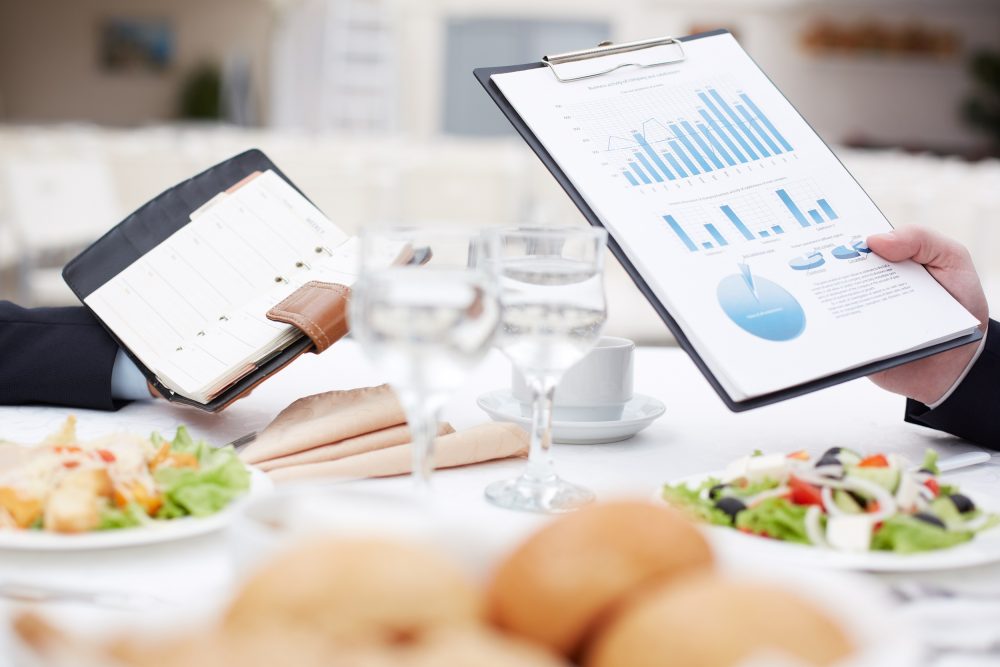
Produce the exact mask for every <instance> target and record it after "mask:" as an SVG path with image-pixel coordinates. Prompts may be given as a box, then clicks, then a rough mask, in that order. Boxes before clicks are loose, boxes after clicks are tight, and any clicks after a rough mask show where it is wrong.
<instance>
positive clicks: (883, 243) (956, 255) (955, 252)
mask: <svg viewBox="0 0 1000 667" xmlns="http://www.w3.org/2000/svg"><path fill="white" fill-rule="evenodd" d="M867 243H868V247H869V248H871V249H872V251H873V252H875V253H876V254H878V255H879V256H881V257H883V258H885V259H887V260H889V261H890V262H900V261H902V260H904V259H912V260H913V261H915V262H917V263H918V264H924V265H926V266H928V267H932V268H942V269H945V268H954V267H959V266H965V265H966V264H971V259H970V257H969V252H968V251H967V250H966V249H965V247H964V246H962V245H961V244H960V243H958V242H956V241H952V240H951V239H949V238H947V237H945V236H942V235H941V234H938V233H937V232H932V231H931V230H929V229H926V228H924V227H916V226H913V227H901V228H900V229H895V230H893V231H891V232H887V233H885V234H873V235H872V236H869V237H868V239H867Z"/></svg>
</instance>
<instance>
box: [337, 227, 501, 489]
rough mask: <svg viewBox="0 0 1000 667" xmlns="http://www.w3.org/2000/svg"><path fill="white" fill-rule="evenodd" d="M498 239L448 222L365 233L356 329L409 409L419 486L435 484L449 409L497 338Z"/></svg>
mask: <svg viewBox="0 0 1000 667" xmlns="http://www.w3.org/2000/svg"><path fill="white" fill-rule="evenodd" d="M492 243H495V241H493V240H491V239H487V238H483V237H482V236H480V235H478V234H477V233H470V232H468V231H461V230H454V231H453V230H449V229H420V228H399V227H396V228H384V229H372V230H364V231H363V232H362V234H361V266H360V272H359V276H358V280H357V282H356V283H355V285H354V288H353V290H352V292H353V294H352V297H351V311H350V315H351V330H352V334H353V336H354V337H355V338H356V339H357V340H358V341H359V342H360V343H361V346H362V348H363V349H364V351H365V353H366V354H367V356H368V357H369V358H370V359H371V361H372V362H373V363H374V364H375V365H376V366H377V367H378V369H379V370H380V371H381V372H382V373H383V375H384V376H385V377H386V378H387V379H388V381H389V384H390V385H391V386H392V388H393V389H394V390H395V392H396V394H397V396H398V397H399V401H400V403H401V404H402V407H403V410H404V412H405V413H406V421H407V423H408V424H409V427H410V439H411V442H412V450H413V477H414V480H415V483H416V486H417V488H418V490H419V491H424V492H426V490H427V489H428V488H429V485H430V476H431V471H432V470H433V469H434V461H433V443H434V438H435V437H436V436H437V430H438V421H439V419H440V416H441V411H442V409H443V408H444V406H445V404H446V403H447V401H448V399H449V397H450V396H451V394H452V393H453V392H454V391H455V390H456V389H458V388H459V387H460V386H461V385H462V383H463V382H464V381H465V379H466V377H467V375H468V374H469V372H470V371H471V370H472V369H473V368H474V367H475V366H476V364H478V363H479V361H481V360H482V358H483V357H484V356H485V355H486V353H487V352H488V351H489V349H490V347H491V346H492V344H493V339H494V335H495V333H496V330H497V325H498V323H499V313H500V306H499V301H498V297H497V279H496V274H495V267H494V265H493V264H492V263H491V262H487V261H484V260H485V258H486V257H487V256H488V255H490V254H491V253H490V252H489V246H490V244H492ZM428 257H429V260H428ZM389 258H395V261H392V260H390V261H387V259H389Z"/></svg>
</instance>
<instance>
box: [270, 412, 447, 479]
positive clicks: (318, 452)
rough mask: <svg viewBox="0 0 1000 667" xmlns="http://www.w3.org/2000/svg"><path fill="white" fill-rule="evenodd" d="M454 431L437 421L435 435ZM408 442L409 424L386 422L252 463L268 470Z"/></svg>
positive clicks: (332, 459) (319, 461) (336, 457)
mask: <svg viewBox="0 0 1000 667" xmlns="http://www.w3.org/2000/svg"><path fill="white" fill-rule="evenodd" d="M454 432H455V429H453V428H452V427H451V424H446V423H444V422H442V423H441V424H438V432H437V434H438V435H439V436H440V435H447V434H449V433H454ZM408 442H410V427H409V426H407V425H406V424H400V425H399V426H390V427H389V428H383V429H381V430H378V431H372V432H371V433H365V434H364V435H359V436H356V437H353V438H346V439H344V440H341V441H340V442H334V443H331V444H329V445H320V446H319V447H313V448H312V449H307V450H305V451H304V452H298V453H296V454H289V455H288V456H279V457H278V458H276V459H270V460H268V461H261V462H259V463H257V464H256V465H257V467H258V468H260V469H261V470H264V471H270V470H274V469H276V468H287V467H288V466H293V465H301V464H304V463H321V462H323V461H334V460H336V459H342V458H345V457H348V456H354V455H355V454H364V453H365V452H371V451H375V450H376V449H385V448H386V447H395V446H397V445H405V444H407V443H408Z"/></svg>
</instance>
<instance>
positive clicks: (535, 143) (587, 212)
mask: <svg viewBox="0 0 1000 667" xmlns="http://www.w3.org/2000/svg"><path fill="white" fill-rule="evenodd" d="M728 32H729V31H728V30H713V31H708V32H703V33H698V34H696V35H688V36H685V37H662V38H657V39H648V40H642V41H637V42H628V43H622V44H612V43H610V42H602V43H601V44H599V45H598V46H597V47H595V48H591V49H586V50H583V51H574V52H570V53H562V54H556V55H550V56H545V57H544V58H543V59H542V60H541V61H540V62H535V63H526V64H522V65H509V66H504V67H481V68H477V69H475V70H473V74H474V75H475V77H476V79H477V80H478V81H479V83H480V84H481V85H482V86H483V88H484V89H485V90H486V93H487V94H488V95H489V96H490V98H491V99H492V100H493V101H494V103H496V105H497V106H498V107H499V108H500V111H501V112H502V113H503V114H504V116H505V117H506V118H507V120H508V121H509V122H510V123H511V125H512V126H513V127H514V129H515V130H516V131H517V133H518V134H519V135H521V138H522V139H523V140H524V141H525V143H527V144H528V146H529V147H530V148H531V150H532V151H534V153H535V155H536V156H537V157H538V159H539V160H541V162H542V164H544V165H545V167H546V168H547V169H548V170H549V172H550V173H551V174H552V176H553V177H554V178H555V179H556V181H557V182H558V183H559V185H560V186H561V187H562V188H563V190H564V191H565V192H566V194H567V195H568V196H569V198H570V199H571V200H572V201H573V203H574V204H575V205H576V207H577V208H578V209H579V210H580V213H582V214H583V216H584V218H586V220H587V222H588V223H590V225H592V226H594V227H602V228H603V227H604V224H603V223H602V222H601V220H600V218H599V217H598V216H597V214H596V213H595V212H594V210H593V209H592V208H591V207H590V206H589V205H588V204H587V202H586V200H585V199H584V198H583V196H582V195H581V194H580V192H579V191H578V190H577V188H576V187H575V186H574V185H573V183H572V182H571V181H570V179H569V177H568V176H567V175H566V173H565V172H564V171H563V170H562V168H561V167H560V166H559V164H558V163H557V162H556V160H555V159H554V158H553V157H552V156H551V155H550V154H549V152H548V151H547V150H546V149H545V147H544V146H543V145H542V143H541V141H539V139H538V137H536V136H535V134H534V133H533V132H532V131H531V129H530V128H529V127H528V125H527V123H525V122H524V120H523V119H522V118H521V117H520V115H519V114H518V112H517V110H515V109H514V107H513V105H511V104H510V102H508V101H507V98H506V97H505V96H504V94H503V93H502V92H501V90H500V88H499V87H498V86H497V85H496V84H495V83H493V81H492V77H493V76H494V75H497V74H507V73H510V72H521V71H525V70H531V69H538V68H543V67H548V68H549V69H551V70H552V73H553V76H555V77H556V79H558V80H559V81H562V82H569V81H577V80H581V79H589V78H596V77H600V76H603V75H605V74H609V73H611V72H614V71H617V70H619V69H621V68H623V67H638V68H646V67H656V66H659V65H666V64H676V63H680V62H683V60H684V58H685V56H684V44H685V43H686V42H691V41H694V40H698V39H703V38H706V37H714V36H717V35H723V34H728ZM601 58H610V59H611V60H609V61H603V62H597V60H598V59H601ZM772 85H773V82H772ZM796 111H797V110H796ZM799 115H800V116H801V114H799ZM810 129H812V127H811V126H810ZM817 136H818V135H817ZM828 148H829V146H828ZM838 160H839V158H838ZM841 166H843V163H841ZM844 169H845V171H847V169H846V167H844ZM848 173H850V172H848ZM852 178H853V177H852ZM855 180H856V179H855ZM859 187H860V185H859ZM862 191H863V189H862ZM608 247H609V248H610V250H611V253H612V254H613V255H614V256H615V258H617V259H618V261H619V262H620V263H621V265H622V267H624V269H625V271H626V273H628V275H629V277H630V278H631V279H632V281H633V282H634V283H635V285H636V287H638V288H639V291H640V292H642V294H643V296H645V297H646V300H647V301H649V303H650V305H651V306H652V307H653V310H655V311H656V314H657V315H659V317H660V319H661V320H663V323H664V324H665V325H666V326H667V328H668V329H669V330H670V332H671V333H672V334H673V336H674V338H675V339H676V340H677V343H678V345H679V346H680V348H681V349H682V350H684V352H686V353H687V355H688V356H689V357H690V358H691V360H692V361H693V362H694V364H695V366H696V367H697V368H698V370H699V371H700V372H701V374H702V375H703V376H704V377H705V379H706V380H707V381H708V383H709V385H710V386H711V387H712V389H714V390H715V393H716V394H718V396H719V398H720V399H721V400H722V402H723V403H725V405H726V407H727V408H729V409H730V410H731V411H733V412H743V411H746V410H752V409H755V408H760V407H763V406H765V405H771V404H773V403H778V402H781V401H785V400H788V399H790V398H796V397H799V396H804V395H806V394H809V393H812V392H814V391H818V390H820V389H826V388H828V387H833V386H835V385H838V384H841V383H843V382H848V381H850V380H856V379H858V378H862V377H866V376H868V375H871V374H873V373H878V372H880V371H884V370H888V369H890V368H893V367H896V366H900V365H902V364H906V363H910V362H912V361H917V360H919V359H924V358H926V357H930V356H933V355H935V354H938V353H940V352H945V351H947V350H951V349H953V348H956V347H961V346H962V345H968V344H970V343H974V342H976V341H978V340H980V339H981V338H982V337H983V334H982V332H981V331H979V330H978V329H977V330H976V331H975V332H973V333H971V334H968V335H965V336H961V337H959V338H956V339H952V340H949V341H945V342H943V343H937V344H935V345H931V346H929V347H925V348H921V349H920V350H916V351H913V352H907V353H904V354H901V355H897V356H895V357H892V358H889V359H883V360H881V361H875V362H872V363H868V364H865V365H863V366H859V367H857V368H853V369H849V370H844V371H839V372H837V373H834V374H832V375H828V376H826V377H822V378H819V379H816V380H811V381H809V382H805V383H802V384H798V385H794V386H792V387H788V388H786V389H782V390H780V391H775V392H771V393H768V394H763V395H760V396H755V397H752V398H747V399H745V400H739V401H738V400H735V399H733V397H732V396H730V395H729V394H728V393H727V392H726V390H725V388H724V387H723V386H722V384H721V382H719V380H718V378H716V377H715V375H714V373H712V371H711V369H710V368H709V367H708V364H706V363H705V361H704V359H702V357H701V355H699V354H698V352H697V350H695V348H694V346H693V345H692V344H691V341H690V340H689V339H688V337H687V335H686V334H685V333H684V331H683V330H682V329H681V327H680V325H679V324H678V323H677V321H676V320H675V319H674V317H673V316H672V315H671V314H670V313H669V312H668V311H667V309H666V307H665V306H664V305H663V304H662V303H661V302H660V300H659V299H658V298H657V297H656V295H655V294H654V293H653V291H652V289H650V287H649V285H648V284H647V282H646V280H645V278H643V276H642V274H641V273H640V272H639V271H638V269H636V267H635V266H634V265H633V264H632V262H631V261H630V260H629V258H628V257H627V256H626V254H625V252H624V251H623V250H622V248H621V246H620V245H619V244H618V242H617V241H616V240H615V238H614V237H613V235H612V234H611V233H610V231H609V233H608Z"/></svg>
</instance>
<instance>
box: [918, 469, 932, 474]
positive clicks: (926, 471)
mask: <svg viewBox="0 0 1000 667" xmlns="http://www.w3.org/2000/svg"><path fill="white" fill-rule="evenodd" d="M917 472H923V473H927V474H928V475H933V474H935V473H934V471H933V470H931V469H930V468H921V469H920V470H918V471H917Z"/></svg>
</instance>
